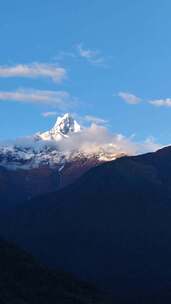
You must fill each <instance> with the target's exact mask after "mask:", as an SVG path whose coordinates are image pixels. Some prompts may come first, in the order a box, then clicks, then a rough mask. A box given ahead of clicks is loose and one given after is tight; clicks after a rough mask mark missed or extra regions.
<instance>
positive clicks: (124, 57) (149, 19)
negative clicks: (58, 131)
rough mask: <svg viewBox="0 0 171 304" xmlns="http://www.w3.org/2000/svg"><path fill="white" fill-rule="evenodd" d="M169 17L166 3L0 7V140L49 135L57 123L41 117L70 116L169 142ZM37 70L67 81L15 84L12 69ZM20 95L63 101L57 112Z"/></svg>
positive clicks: (62, 1)
mask: <svg viewBox="0 0 171 304" xmlns="http://www.w3.org/2000/svg"><path fill="white" fill-rule="evenodd" d="M170 13H171V1H170V0H143V1H140V0H100V1H99V0H36V1H35V0H34V1H33V0H29V1H26V0H13V1H11V0H5V1H3V0H0V41H1V46H0V72H2V73H0V123H1V125H0V139H4V138H14V137H17V136H23V135H28V134H32V133H35V132H36V131H39V130H42V131H43V130H46V129H48V128H49V127H50V126H52V125H53V123H54V120H55V116H48V117H44V116H42V113H45V112H56V113H59V114H60V113H63V112H66V111H67V112H72V113H76V114H77V115H79V116H81V117H84V119H85V121H88V120H89V121H90V120H91V117H88V118H87V116H95V117H98V118H102V119H104V120H107V121H108V123H107V125H108V127H109V129H110V130H111V131H112V132H116V133H123V134H124V135H126V136H131V135H132V134H135V137H136V139H137V140H143V139H145V138H147V137H149V136H154V137H155V138H156V140H157V141H158V142H159V143H161V144H169V143H171V100H170V99H169V98H171V18H170ZM42 64H44V65H46V68H47V67H48V66H50V67H51V68H53V69H55V68H56V67H61V68H63V69H65V73H66V77H65V79H61V82H60V83H58V82H57V81H54V79H53V78H52V77H42V75H39V76H37V77H35V78H31V77H23V75H22V74H21V75H19V74H18V75H16V77H12V72H11V68H14V67H16V66H18V65H25V66H27V67H28V68H29V69H31V68H35V69H36V67H42ZM5 68H6V70H5ZM7 75H8V77H7ZM18 90H20V91H19V92H21V90H22V92H24V94H25V95H26V94H27V92H30V91H28V90H32V93H33V94H34V93H35V94H38V93H37V91H40V90H43V91H47V90H48V91H53V92H54V91H55V92H58V91H63V92H65V93H66V94H68V95H67V97H66V98H63V97H61V98H62V101H61V102H62V103H63V107H59V106H58V105H56V106H54V104H51V101H49V103H48V104H46V105H45V104H43V103H42V102H41V100H39V102H35V100H33V102H29V100H27V102H25V100H23V101H22V100H20V101H18V100H17V98H16V100H15V96H16V91H17V92H18ZM9 93H10V94H11V95H10V96H12V97H11V98H12V100H9V99H10V98H8V94H9ZM123 93H124V94H125V95H124V94H123ZM42 94H43V93H42ZM57 94H58V93H57ZM129 94H132V95H129ZM25 95H24V96H25ZM119 95H120V96H119ZM24 98H25V97H24ZM63 99H64V100H63ZM151 101H152V103H151ZM92 120H93V119H92Z"/></svg>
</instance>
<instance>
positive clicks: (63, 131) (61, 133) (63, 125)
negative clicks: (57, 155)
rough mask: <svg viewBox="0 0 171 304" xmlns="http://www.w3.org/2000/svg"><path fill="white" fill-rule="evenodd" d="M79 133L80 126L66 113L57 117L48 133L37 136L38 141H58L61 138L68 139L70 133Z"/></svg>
mask: <svg viewBox="0 0 171 304" xmlns="http://www.w3.org/2000/svg"><path fill="white" fill-rule="evenodd" d="M80 131H81V127H80V125H79V124H78V123H77V121H76V120H75V119H74V118H73V117H72V115H71V114H69V113H66V114H65V115H64V116H62V117H60V116H59V117H58V118H57V121H56V123H55V125H54V126H53V128H52V129H51V130H50V131H47V132H44V133H41V134H39V137H40V139H43V140H57V141H58V140H60V139H61V138H63V137H68V136H69V135H70V134H72V133H77V132H80Z"/></svg>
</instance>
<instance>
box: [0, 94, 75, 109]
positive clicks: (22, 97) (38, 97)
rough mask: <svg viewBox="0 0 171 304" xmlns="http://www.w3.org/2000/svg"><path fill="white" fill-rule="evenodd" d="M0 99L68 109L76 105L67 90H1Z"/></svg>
mask: <svg viewBox="0 0 171 304" xmlns="http://www.w3.org/2000/svg"><path fill="white" fill-rule="evenodd" d="M0 101H3V102H7V101H16V102H21V103H37V104H45V105H49V106H53V107H59V108H61V109H66V108H67V107H70V106H72V105H74V103H75V99H74V98H72V97H71V96H70V94H69V93H68V92H66V91H41V90H33V89H30V90H25V89H20V90H16V91H13V92H9V91H0Z"/></svg>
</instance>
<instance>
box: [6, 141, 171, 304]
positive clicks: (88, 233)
mask: <svg viewBox="0 0 171 304" xmlns="http://www.w3.org/2000/svg"><path fill="white" fill-rule="evenodd" d="M2 222H3V221H1V230H3V231H4V235H5V236H6V237H8V238H9V239H13V240H16V241H17V242H18V243H19V244H22V246H24V247H25V248H27V249H28V250H30V251H31V252H32V253H33V254H35V255H36V256H38V257H39V258H40V259H41V260H42V261H43V262H45V263H47V264H48V265H50V266H52V267H60V268H62V269H65V270H66V271H69V272H72V273H74V274H76V275H78V276H79V277H80V278H81V279H84V280H88V281H90V282H93V283H95V284H97V286H98V287H100V288H105V289H107V290H111V291H112V292H113V294H114V295H115V296H116V297H121V298H122V299H123V301H124V300H125V299H126V301H127V303H134V302H133V301H135V302H136V303H141V300H142V299H143V298H144V299H146V300H145V301H144V302H143V303H147V298H148V299H149V298H150V297H151V296H152V298H153V299H154V297H153V296H154V295H156V294H160V295H163V290H167V293H164V296H165V295H167V297H168V299H169V301H171V297H170V295H169V290H170V282H171V263H170V257H171V148H170V147H168V148H165V149H162V150H160V151H158V152H156V153H150V154H146V155H140V156H136V157H123V158H121V159H117V160H116V161H113V162H110V163H106V164H104V165H101V166H99V167H96V168H93V169H91V170H90V171H89V172H88V173H86V174H85V175H84V176H83V177H82V178H80V179H79V180H78V181H77V182H76V183H75V184H74V185H72V186H70V187H68V188H66V189H63V190H61V191H59V192H57V193H53V194H49V195H45V196H42V197H38V198H35V199H33V200H31V201H30V202H29V205H28V204H26V205H25V206H23V207H22V208H18V210H16V211H15V212H14V213H13V215H12V216H11V217H10V218H8V220H7V218H5V223H4V224H2ZM129 301H130V302H129ZM142 301H143V300H142ZM162 301H163V300H162ZM150 303H151V300H150ZM155 303H157V302H155ZM159 303H162V302H159ZM163 303H166V299H165V300H164V302H163Z"/></svg>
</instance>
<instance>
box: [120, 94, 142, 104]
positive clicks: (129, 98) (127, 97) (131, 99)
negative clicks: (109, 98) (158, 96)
mask: <svg viewBox="0 0 171 304" xmlns="http://www.w3.org/2000/svg"><path fill="white" fill-rule="evenodd" d="M118 96H119V97H120V98H122V99H123V100H124V101H125V102H127V103H129V104H138V103H140V102H141V101H142V99H141V98H140V97H137V96H136V95H134V94H131V93H128V92H119V93H118Z"/></svg>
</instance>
